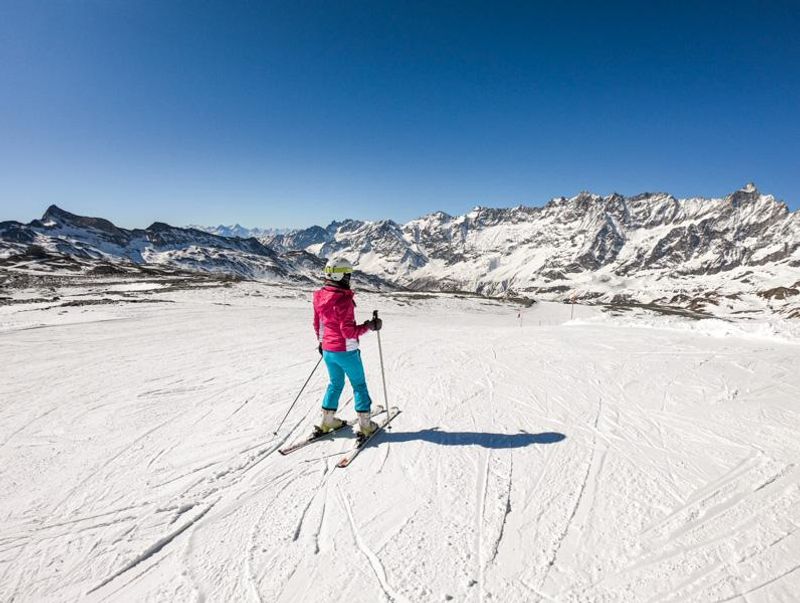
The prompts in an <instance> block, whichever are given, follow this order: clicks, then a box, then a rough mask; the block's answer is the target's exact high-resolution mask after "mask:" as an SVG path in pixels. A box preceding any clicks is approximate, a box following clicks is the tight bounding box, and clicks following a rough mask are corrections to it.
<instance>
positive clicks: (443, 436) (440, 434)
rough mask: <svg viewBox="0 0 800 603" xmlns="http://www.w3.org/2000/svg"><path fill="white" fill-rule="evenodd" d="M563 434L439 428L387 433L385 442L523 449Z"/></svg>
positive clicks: (553, 442) (556, 439)
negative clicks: (419, 442)
mask: <svg viewBox="0 0 800 603" xmlns="http://www.w3.org/2000/svg"><path fill="white" fill-rule="evenodd" d="M566 437H567V436H565V435H564V434H563V433H557V432H544V433H527V432H521V433H482V432H477V431H440V430H439V428H438V427H434V428H433V429H422V430H420V431H387V432H385V433H383V434H381V436H380V439H381V441H383V442H411V441H413V440H423V441H425V442H431V443H433V444H439V445H441V446H482V447H483V448H523V447H525V446H530V445H532V444H555V443H557V442H560V441H561V440H563V439H565V438H566Z"/></svg>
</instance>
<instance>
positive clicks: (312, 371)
mask: <svg viewBox="0 0 800 603" xmlns="http://www.w3.org/2000/svg"><path fill="white" fill-rule="evenodd" d="M320 362H322V356H320V357H319V360H317V363H316V364H315V365H314V368H313V369H311V374H310V375H309V376H308V379H306V382H305V383H303V387H301V388H300V391H299V392H298V393H297V396H296V397H295V399H294V402H292V405H291V406H290V407H289V410H287V411H286V414H285V415H283V419H281V423H280V425H278V428H277V429H276V430H275V431H273V432H272V435H278V431H279V430H280V428H281V427H283V423H284V421H286V418H287V417H288V416H289V413H290V412H292V409H293V408H294V405H295V404H297V401H298V400H299V399H300V396H301V395H302V394H303V390H305V388H306V385H308V382H309V381H311V377H313V376H314V373H315V372H317V367H318V366H319V363H320Z"/></svg>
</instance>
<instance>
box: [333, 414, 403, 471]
mask: <svg viewBox="0 0 800 603" xmlns="http://www.w3.org/2000/svg"><path fill="white" fill-rule="evenodd" d="M401 412H402V411H401V410H400V409H399V408H397V407H396V406H393V407H392V408H391V409H390V411H389V412H388V413H387V417H386V418H385V419H384V420H383V421H381V422H380V423H378V429H376V430H375V431H373V432H372V433H371V434H370V435H369V437H367V438H364V439H359V440H358V443H357V444H356V446H355V448H353V449H352V450H351V451H350V452H347V453H346V454H345V455H344V456H343V457H342V458H341V459H339V462H338V463H336V466H337V467H341V468H342V469H344V468H345V467H347V466H348V465H350V463H352V462H353V459H355V458H356V457H357V456H358V453H359V452H361V451H362V450H364V448H365V447H366V445H367V444H368V443H369V441H370V440H371V439H372V438H374V437H375V436H376V435H378V434H379V433H380V432H382V431H383V430H384V429H385V428H386V426H387V425H388V424H389V423H391V422H392V421H393V420H394V418H395V417H396V416H397V415H399V414H400V413H401ZM373 416H374V415H373Z"/></svg>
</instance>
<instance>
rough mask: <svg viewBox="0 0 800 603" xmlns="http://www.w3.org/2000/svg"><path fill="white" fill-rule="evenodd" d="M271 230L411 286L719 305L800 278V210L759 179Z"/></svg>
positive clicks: (284, 242) (276, 245) (275, 243)
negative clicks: (721, 189)
mask: <svg viewBox="0 0 800 603" xmlns="http://www.w3.org/2000/svg"><path fill="white" fill-rule="evenodd" d="M262 240H263V241H264V242H265V243H266V244H267V245H269V246H270V247H272V248H273V249H276V250H285V249H304V250H307V251H309V252H311V253H314V254H316V255H320V256H322V257H329V256H331V255H334V254H336V255H343V256H345V257H347V258H348V259H350V260H351V261H353V262H354V263H355V264H357V265H358V266H359V267H361V269H362V270H365V271H366V272H370V273H373V274H381V275H384V276H386V277H387V278H389V279H391V280H394V281H395V282H398V283H399V284H401V285H403V286H406V287H409V288H412V289H437V290H466V291H475V292H479V293H483V294H489V295H536V296H544V297H550V298H553V299H584V300H596V301H601V302H619V301H628V302H642V303H660V304H673V303H674V304H678V305H686V304H687V303H689V302H687V300H690V302H691V303H693V305H694V306H695V307H697V309H709V306H712V305H714V303H716V302H718V301H719V299H720V298H727V299H729V300H734V301H735V298H736V296H741V295H745V294H747V295H757V294H759V293H763V292H764V291H769V290H771V289H773V288H775V287H785V288H787V289H788V290H789V291H791V290H795V289H797V288H798V286H800V212H791V211H789V209H788V208H787V206H786V205H785V204H784V203H782V202H780V201H777V200H776V199H775V198H774V197H772V196H771V195H763V194H761V193H760V192H759V191H758V190H757V188H756V187H755V186H754V185H753V184H748V185H746V186H745V187H743V188H742V189H740V190H738V191H735V192H734V193H732V194H730V195H728V196H727V197H725V198H721V199H704V198H689V199H677V198H675V197H673V196H672V195H669V194H667V193H642V194H640V195H635V196H632V197H624V196H622V195H619V194H616V193H615V194H611V195H608V196H605V197H604V196H600V195H595V194H592V193H580V194H579V195H576V196H574V197H571V198H566V197H560V198H556V199H553V200H551V201H550V202H549V203H547V204H546V205H544V206H541V207H527V206H518V207H513V208H508V209H495V208H485V207H476V208H475V209H474V210H473V211H471V212H469V213H467V214H465V215H463V216H450V215H448V214H445V213H444V212H435V213H432V214H430V215H427V216H423V217H421V218H418V219H416V220H411V221H410V222H407V223H405V224H398V223H396V222H393V221H391V220H382V221H358V220H346V221H344V222H334V223H332V224H330V225H328V226H327V227H325V228H323V227H320V226H313V227H311V228H309V229H304V230H297V231H290V232H287V233H284V234H279V235H275V236H272V237H268V238H266V239H262ZM709 294H710V295H709ZM790 297H791V295H790ZM735 305H736V304H731V306H735Z"/></svg>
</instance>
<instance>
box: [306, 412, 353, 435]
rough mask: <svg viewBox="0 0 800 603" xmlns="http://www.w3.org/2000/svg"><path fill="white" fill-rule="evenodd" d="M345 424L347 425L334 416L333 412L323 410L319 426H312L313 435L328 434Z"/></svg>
mask: <svg viewBox="0 0 800 603" xmlns="http://www.w3.org/2000/svg"><path fill="white" fill-rule="evenodd" d="M346 424H347V423H345V422H344V421H342V420H341V419H340V418H338V417H337V416H336V411H335V410H328V409H327V408H323V409H322V420H321V421H320V424H319V425H314V433H316V434H323V433H330V432H331V431H336V430H337V429H341V428H342V427H344V426H345V425H346Z"/></svg>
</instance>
